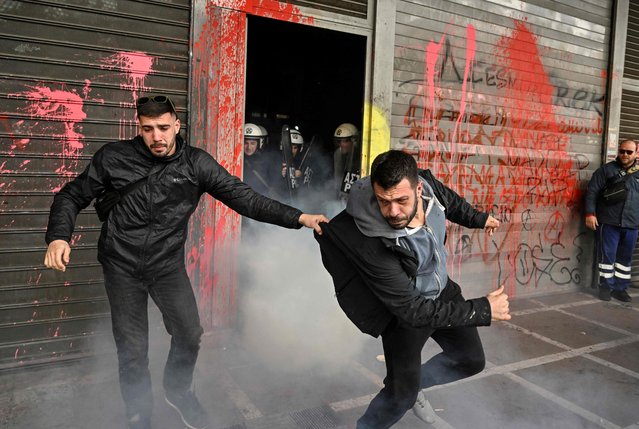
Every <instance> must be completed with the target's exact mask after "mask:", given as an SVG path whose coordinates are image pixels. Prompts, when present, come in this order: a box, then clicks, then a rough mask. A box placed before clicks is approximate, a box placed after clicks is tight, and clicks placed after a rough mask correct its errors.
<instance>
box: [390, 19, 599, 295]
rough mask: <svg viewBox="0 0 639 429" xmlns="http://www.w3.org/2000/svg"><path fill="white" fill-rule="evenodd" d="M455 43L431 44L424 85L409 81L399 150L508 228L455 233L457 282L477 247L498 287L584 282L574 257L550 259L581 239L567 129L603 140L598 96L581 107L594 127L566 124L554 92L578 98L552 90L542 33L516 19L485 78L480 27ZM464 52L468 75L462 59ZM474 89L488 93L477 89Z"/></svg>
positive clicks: (487, 66)
mask: <svg viewBox="0 0 639 429" xmlns="http://www.w3.org/2000/svg"><path fill="white" fill-rule="evenodd" d="M450 39H451V37H449V36H448V35H446V34H444V35H443V36H441V38H440V39H439V41H438V42H435V41H433V40H431V41H430V42H429V43H428V44H427V45H426V47H425V49H424V67H425V68H424V79H423V80H415V81H409V82H406V83H405V84H409V85H414V86H410V87H407V88H410V89H407V90H404V89H402V90H403V91H405V92H409V93H412V94H413V95H411V97H410V99H409V100H410V101H409V107H408V110H407V113H406V115H405V117H404V123H405V124H406V125H407V126H408V127H409V132H408V135H407V136H406V137H405V138H404V139H401V140H400V141H399V144H398V146H396V148H398V149H406V150H409V151H412V150H414V151H415V152H414V153H415V154H416V155H417V156H418V163H419V165H420V167H422V168H430V169H431V170H433V172H434V173H435V175H436V176H437V177H439V178H440V180H442V181H443V182H445V183H446V184H448V185H449V186H451V187H452V188H453V189H455V190H456V191H458V192H459V193H460V194H462V195H464V196H465V197H466V198H467V199H468V200H469V201H471V202H472V203H473V204H474V205H475V206H476V207H477V208H479V209H481V210H483V211H488V212H490V213H492V214H493V215H494V216H495V217H498V218H499V219H500V220H501V221H502V227H501V229H500V231H499V234H498V235H497V236H495V237H492V238H490V237H488V236H487V235H485V234H483V233H482V232H481V231H472V232H470V233H469V232H468V231H467V230H463V229H462V228H457V227H450V228H449V241H448V245H449V252H450V254H451V255H452V256H451V258H450V259H449V262H450V264H449V268H450V272H451V275H453V276H455V275H456V274H463V273H461V262H462V260H463V259H465V258H468V257H469V256H470V255H471V254H470V253H469V252H471V249H473V246H474V249H475V252H477V254H481V255H482V257H483V258H484V262H487V263H490V262H495V261H496V262H497V265H498V271H499V276H498V277H499V278H498V281H500V282H501V281H502V280H503V279H504V278H507V279H508V287H509V292H510V293H513V292H514V289H515V287H516V285H517V284H520V285H522V284H528V283H530V284H534V285H537V284H538V283H539V281H540V278H544V279H546V280H548V279H550V280H551V281H552V282H554V283H556V284H567V283H570V282H575V281H579V280H580V278H581V277H580V274H578V273H577V270H578V268H575V267H576V266H577V265H578V261H576V260H575V258H574V255H573V256H572V257H570V258H566V257H565V255H564V254H562V255H561V257H559V256H557V254H552V255H550V256H549V255H548V253H549V252H558V249H559V246H564V245H563V244H561V240H564V241H565V240H566V239H568V240H571V239H572V238H571V237H575V235H576V234H577V231H576V229H577V228H576V226H575V225H577V222H575V218H576V217H577V216H578V205H579V201H580V199H581V195H580V190H579V180H578V173H577V170H578V168H579V167H578V166H577V165H576V164H575V162H576V161H575V159H576V158H575V157H574V156H571V154H570V153H569V143H570V132H573V133H584V134H588V133H593V134H601V132H602V130H601V126H600V124H601V119H599V122H597V112H598V106H597V105H596V104H593V103H598V102H600V99H599V97H598V96H596V95H595V94H594V93H593V94H591V95H590V98H589V100H590V101H589V103H584V102H581V103H580V104H579V106H578V107H583V108H584V110H583V112H584V113H585V114H584V117H586V118H587V120H593V122H592V126H582V125H577V124H572V123H569V122H567V121H570V120H571V119H572V117H571V116H567V115H564V116H562V115H561V114H559V113H558V112H557V109H558V106H557V104H560V105H561V103H569V102H567V101H566V100H560V101H559V102H558V101H556V100H557V94H558V93H560V94H562V96H563V95H565V94H568V93H570V92H572V93H573V94H574V93H576V92H577V91H576V90H574V89H573V88H570V87H567V88H566V87H563V88H561V91H559V90H557V88H555V87H554V86H553V84H552V82H551V79H550V77H549V74H548V72H547V71H546V69H545V68H544V65H543V62H542V56H541V53H540V52H539V50H538V46H537V41H536V39H535V36H534V35H533V33H532V32H531V30H530V28H529V27H528V26H527V24H525V23H523V22H520V21H516V22H515V23H514V28H513V30H512V31H511V32H510V33H509V34H508V35H505V36H503V37H502V38H501V39H500V40H499V42H498V43H497V44H496V45H495V47H494V53H495V55H494V58H495V59H494V62H492V63H490V62H487V61H482V60H479V61H480V63H479V64H480V66H481V68H480V71H479V72H478V73H476V71H475V69H476V68H477V60H476V59H475V54H476V52H475V51H476V40H475V30H474V28H473V26H472V25H470V24H469V25H468V26H467V27H466V35H465V38H463V39H460V38H455V39H454V40H457V41H458V43H456V44H455V45H453V44H451V42H450ZM412 49H414V47H412ZM462 49H463V51H462ZM462 53H465V54H464V57H465V61H464V62H463V64H464V66H463V70H462V68H461V67H460V65H461V64H462V63H461V62H460V61H458V60H457V61H456V57H457V56H458V55H461V54H462ZM458 64H459V65H458ZM477 82H479V83H480V84H482V85H483V86H482V90H481V91H476V90H475V88H473V86H474V85H475V84H476V83H477ZM471 84H472V86H471ZM402 85H404V84H402ZM402 85H400V86H402ZM413 88H414V89H413ZM411 89H412V91H411ZM477 101H479V102H477ZM471 102H472V103H471ZM562 106H566V107H570V108H573V109H574V108H575V106H574V105H569V104H563V105H562ZM590 118H594V119H590ZM533 219H534V220H533ZM468 234H470V235H468ZM571 234H572V235H571ZM529 242H534V243H535V244H534V245H530V246H529V245H528V243H529ZM472 243H475V244H474V245H472ZM526 246H529V247H530V248H528V247H526ZM522 249H523V250H522ZM551 249H552V250H551ZM544 252H546V253H544ZM517 258H526V261H522V260H521V259H517ZM546 260H548V261H551V262H550V263H545V262H544V261H546ZM544 264H545V265H544ZM518 266H519V267H526V268H524V269H519V270H518ZM540 267H543V268H540ZM549 267H550V268H549ZM456 270H459V271H460V272H459V273H455V271H456Z"/></svg>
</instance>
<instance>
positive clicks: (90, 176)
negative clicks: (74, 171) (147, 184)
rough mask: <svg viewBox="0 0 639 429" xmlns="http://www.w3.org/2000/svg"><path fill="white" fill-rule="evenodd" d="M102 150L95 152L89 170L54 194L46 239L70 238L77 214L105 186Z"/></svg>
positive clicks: (49, 240) (65, 239)
mask: <svg viewBox="0 0 639 429" xmlns="http://www.w3.org/2000/svg"><path fill="white" fill-rule="evenodd" d="M103 154H104V151H103V149H100V150H98V152H96V153H95V155H94V156H93V158H91V161H90V162H89V165H88V166H87V167H86V169H85V170H84V171H83V172H82V173H80V175H79V176H78V177H76V178H75V179H73V180H72V181H70V182H69V183H67V184H66V185H64V186H63V187H62V189H61V190H60V191H59V192H58V193H57V194H56V195H55V196H54V197H53V204H52V205H51V211H50V213H49V223H48V225H47V232H46V235H45V241H46V243H47V244H49V243H51V242H52V241H54V240H64V241H67V242H68V241H70V240H71V235H72V234H73V230H74V228H75V221H76V217H77V215H78V213H80V211H81V210H82V209H84V208H86V207H88V205H89V204H91V201H92V200H93V199H94V198H95V197H97V196H98V195H100V194H101V193H102V192H103V191H104V189H105V183H106V180H107V178H106V173H105V171H104V169H103V166H102V156H103Z"/></svg>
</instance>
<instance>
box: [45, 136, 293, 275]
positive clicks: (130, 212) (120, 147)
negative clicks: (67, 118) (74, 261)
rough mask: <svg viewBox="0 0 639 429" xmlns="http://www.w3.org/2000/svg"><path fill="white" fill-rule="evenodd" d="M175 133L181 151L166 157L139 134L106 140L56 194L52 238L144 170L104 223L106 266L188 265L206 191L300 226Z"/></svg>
mask: <svg viewBox="0 0 639 429" xmlns="http://www.w3.org/2000/svg"><path fill="white" fill-rule="evenodd" d="M176 138H177V141H176V152H175V153H174V154H173V155H171V156H168V157H164V158H159V157H155V156H153V155H152V154H151V152H150V151H149V149H148V148H147V146H146V145H145V144H144V141H143V139H142V138H141V137H140V136H137V137H135V138H134V139H132V140H123V141H118V142H114V143H109V144H106V145H104V146H103V147H101V148H100V149H99V150H98V151H97V152H96V153H95V155H94V156H93V158H92V159H91V162H90V163H89V165H88V166H87V168H86V169H85V170H84V172H83V173H81V174H80V175H79V176H78V177H77V178H75V179H74V180H72V181H71V182H69V183H67V184H66V185H65V186H64V187H63V188H62V189H61V190H60V192H58V193H57V194H56V195H55V197H54V199H53V204H52V206H51V214H50V216H49V225H48V227H47V234H46V237H45V239H46V242H47V244H48V243H50V242H51V241H53V240H58V239H61V240H65V241H67V242H68V241H69V240H70V239H71V235H72V233H73V230H74V227H75V220H76V216H77V214H78V213H79V212H80V210H82V209H84V208H86V207H87V206H88V205H89V204H90V203H91V201H92V200H93V199H94V198H96V197H97V196H99V195H100V194H102V193H103V192H104V191H108V190H111V189H121V188H123V187H124V186H126V185H127V184H130V183H133V182H136V181H137V180H139V179H141V178H144V177H145V176H148V179H146V181H145V182H144V183H142V184H141V185H140V186H137V187H136V188H135V189H134V190H132V191H131V192H129V193H128V194H127V195H125V196H124V197H123V198H122V199H121V201H120V202H119V203H118V204H117V205H116V206H115V207H114V208H113V209H112V211H111V212H110V213H109V217H108V219H107V220H106V221H105V222H104V223H103V224H102V230H101V234H100V239H99V241H98V260H99V261H100V262H101V263H102V265H103V266H104V267H105V268H106V269H117V270H119V271H123V272H126V273H129V274H132V275H135V276H147V275H153V276H157V275H162V274H165V273H168V272H172V271H175V270H176V269H178V268H181V267H184V242H185V240H186V237H187V227H188V221H189V218H190V216H191V214H193V212H194V211H195V209H196V207H197V205H198V202H199V200H200V197H201V196H202V194H203V193H205V192H207V193H209V194H210V195H211V196H212V197H214V198H216V199H217V200H219V201H221V202H222V203H224V204H226V205H227V206H229V207H230V208H232V209H233V210H235V211H236V212H238V213H239V214H241V215H242V216H248V217H250V218H253V219H256V220H258V221H262V222H268V223H272V224H275V225H279V226H283V227H286V228H300V227H301V225H300V224H299V223H298V220H299V217H300V215H301V214H302V212H301V211H299V210H297V209H294V208H292V207H289V206H287V205H284V204H281V203H279V202H278V201H275V200H272V199H269V198H267V197H264V196H262V195H260V194H258V193H256V192H255V191H253V189H251V188H250V187H249V186H248V185H246V184H245V183H243V182H242V181H240V179H238V178H237V177H235V176H232V175H231V174H229V173H228V172H227V171H226V170H225V169H224V168H223V167H221V166H220V165H219V164H218V163H217V162H216V161H215V159H213V157H212V156H211V155H209V154H208V153H207V152H205V151H203V150H202V149H198V148H194V147H191V146H189V145H187V144H186V143H185V142H184V140H183V139H182V138H181V137H180V136H179V135H178V136H177V137H176Z"/></svg>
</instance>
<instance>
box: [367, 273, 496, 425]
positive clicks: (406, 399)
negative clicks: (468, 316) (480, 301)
mask: <svg viewBox="0 0 639 429" xmlns="http://www.w3.org/2000/svg"><path fill="white" fill-rule="evenodd" d="M439 299H443V300H446V301H463V300H464V298H463V297H462V295H461V291H460V289H459V286H458V285H457V284H456V283H454V282H452V281H449V282H448V285H447V286H446V288H445V289H444V290H443V291H442V295H441V297H440V298H439ZM430 337H432V338H433V340H435V341H436V342H437V344H439V345H440V347H441V348H442V353H440V354H438V355H436V356H433V357H432V358H431V359H430V360H429V361H428V362H426V363H424V364H423V365H422V363H421V361H422V359H421V358H422V356H421V354H422V348H423V347H424V344H426V340H428V338H430ZM382 345H383V346H384V357H385V359H386V378H385V379H384V388H383V389H382V390H381V391H380V392H379V393H378V394H377V396H375V397H374V398H373V400H372V401H371V403H370V405H369V406H368V409H367V410H366V412H365V413H364V415H363V416H362V417H360V419H359V420H358V421H357V429H385V428H389V427H391V426H392V425H393V424H395V423H396V422H397V421H398V420H399V419H401V418H402V416H403V415H404V414H406V411H408V410H410V409H411V408H412V407H413V405H414V404H415V399H416V398H417V394H418V393H419V390H420V389H425V388H428V387H431V386H434V385H437V384H445V383H450V382H452V381H456V380H460V379H462V378H465V377H470V376H471V375H474V374H477V373H478V372H480V371H482V370H483V369H484V366H485V364H486V359H485V357H484V349H483V347H482V345H481V340H480V338H479V334H478V333H477V328H475V327H456V328H442V329H433V328H428V327H424V328H413V327H411V326H408V325H406V324H404V323H402V322H400V321H398V320H397V319H395V321H393V322H391V325H390V326H389V327H388V328H386V330H385V331H384V332H383V333H382Z"/></svg>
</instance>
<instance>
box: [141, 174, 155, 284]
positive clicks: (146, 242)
mask: <svg viewBox="0 0 639 429" xmlns="http://www.w3.org/2000/svg"><path fill="white" fill-rule="evenodd" d="M153 167H155V163H153V166H152V167H151V168H153ZM150 177H151V174H149V176H148V178H147V182H146V184H147V186H148V188H149V227H148V228H147V232H146V237H144V245H143V246H142V255H141V256H140V265H139V275H140V276H142V275H143V273H144V267H145V266H146V251H147V250H148V246H149V238H150V237H151V232H153V223H152V222H153V219H154V218H155V217H154V216H153V207H154V206H153V186H151V181H150V180H149V179H150Z"/></svg>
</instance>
